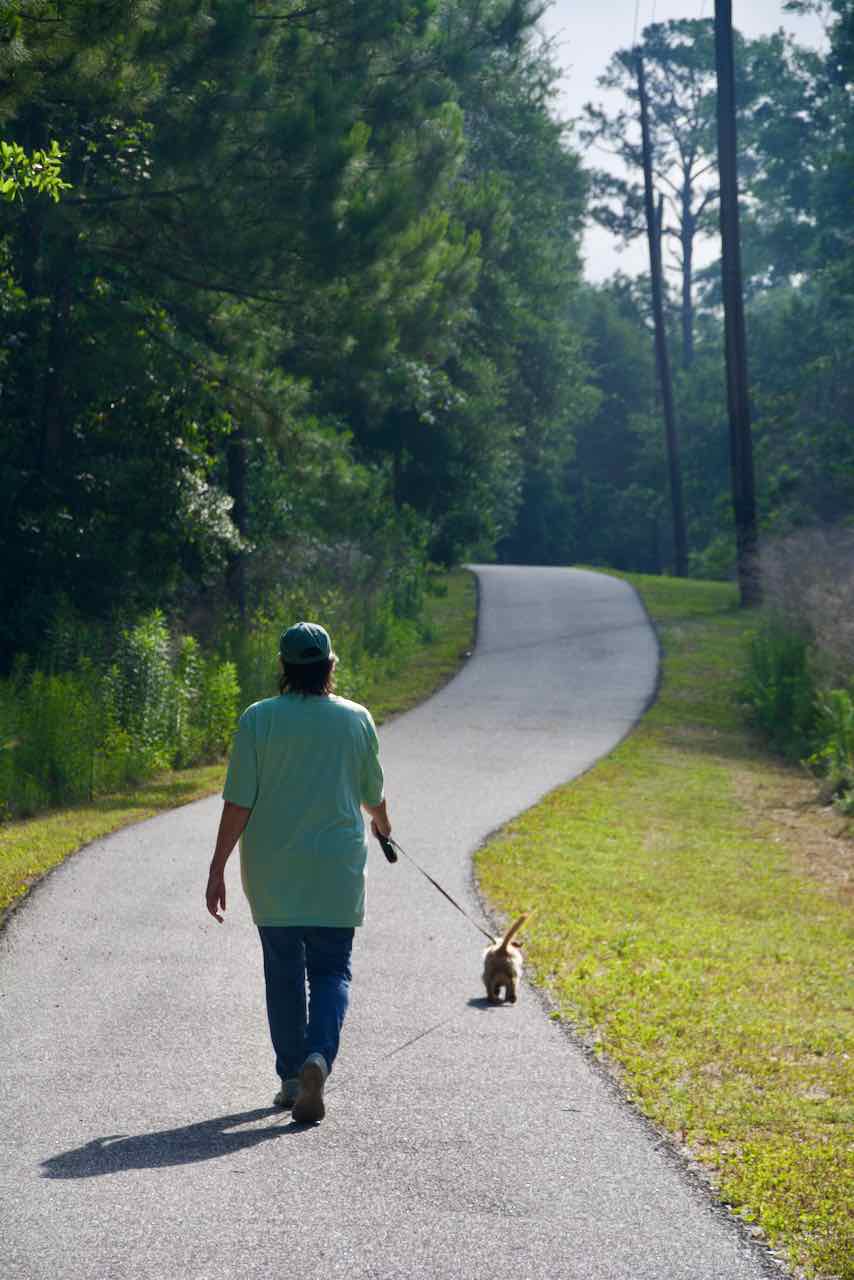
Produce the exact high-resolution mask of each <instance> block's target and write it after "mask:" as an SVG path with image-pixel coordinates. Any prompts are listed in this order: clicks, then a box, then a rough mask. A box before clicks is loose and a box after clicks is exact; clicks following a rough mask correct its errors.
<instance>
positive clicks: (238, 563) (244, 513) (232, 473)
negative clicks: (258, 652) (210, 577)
mask: <svg viewBox="0 0 854 1280" xmlns="http://www.w3.org/2000/svg"><path fill="white" fill-rule="evenodd" d="M247 453H248V441H247V439H246V436H245V434H244V431H243V427H242V425H241V423H240V421H239V420H237V419H236V420H235V422H234V426H233V428H232V431H231V435H230V436H229V437H228V444H227V445H226V451H225V456H226V465H227V468H228V492H229V493H230V494H231V497H232V498H233V499H234V506H233V507H232V509H231V518H232V520H233V522H234V525H235V527H236V528H237V530H238V532H239V533H240V536H241V537H242V538H245V537H246V532H247V524H248V514H249V503H248V496H249V495H248V485H247V480H248V457H247ZM226 585H227V587H228V594H229V596H230V598H231V601H232V603H233V604H234V605H236V607H237V612H238V614H239V616H240V618H241V620H242V619H243V618H245V617H246V555H245V552H243V551H235V552H234V553H233V555H232V556H231V557H230V559H229V565H228V571H227V573H226Z"/></svg>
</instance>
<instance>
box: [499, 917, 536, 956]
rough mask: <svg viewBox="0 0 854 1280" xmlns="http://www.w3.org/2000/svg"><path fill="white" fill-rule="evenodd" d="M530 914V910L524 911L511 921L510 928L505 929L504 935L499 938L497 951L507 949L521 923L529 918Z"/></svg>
mask: <svg viewBox="0 0 854 1280" xmlns="http://www.w3.org/2000/svg"><path fill="white" fill-rule="evenodd" d="M530 916H531V912H530V911H526V912H525V914H524V915H521V916H519V917H518V919H516V920H514V921H513V923H512V924H511V926H510V928H509V929H508V930H507V932H506V933H505V935H504V937H503V938H502V939H501V943H500V945H499V947H498V950H499V951H507V950H508V948H509V946H510V943H511V942H512V941H513V939H514V937H515V936H516V934H517V933H518V932H519V930H520V929H521V928H522V925H523V924H524V923H525V921H526V920H528V919H529V918H530Z"/></svg>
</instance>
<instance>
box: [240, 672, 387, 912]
mask: <svg viewBox="0 0 854 1280" xmlns="http://www.w3.org/2000/svg"><path fill="white" fill-rule="evenodd" d="M222 794H223V799H224V800H230V801H231V802H232V804H239V805H242V806H243V807H244V808H246V809H251V810H252V813H251V814H250V816H249V821H248V822H247V824H246V827H245V829H244V832H243V836H242V837H241V841H240V874H241V878H242V880H243V888H244V890H245V893H246V897H247V898H248V899H249V905H250V907H251V908H252V918H253V920H254V921H255V923H256V924H258V925H325V926H327V927H338V928H351V927H352V926H354V925H359V924H361V923H362V921H363V920H364V917H365V863H366V860H367V852H368V845H367V837H366V834H365V823H364V819H363V817H362V811H361V808H360V806H361V805H362V804H369V805H376V804H379V803H380V801H381V800H382V798H383V774H382V769H381V768H380V762H379V743H378V742H377V731H376V729H375V727H374V722H373V720H372V718H371V713H370V712H369V711H368V710H367V709H366V708H365V707H360V706H359V704H358V703H356V702H348V701H347V699H346V698H338V697H336V696H335V695H334V694H333V695H330V696H329V697H315V696H313V695H309V696H308V697H302V696H301V695H300V694H295V693H286V694H284V695H282V696H280V697H278V698H265V699H264V701H263V702H255V703H253V705H252V706H251V707H247V709H246V710H245V711H244V713H243V715H242V716H241V717H240V722H239V724H238V726H237V734H236V735H235V739H234V745H233V746H232V750H231V757H230V759H229V763H228V776H227V777H226V780H225V787H224V789H223V793H222Z"/></svg>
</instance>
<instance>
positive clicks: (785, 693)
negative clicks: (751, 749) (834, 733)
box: [741, 615, 817, 760]
mask: <svg viewBox="0 0 854 1280" xmlns="http://www.w3.org/2000/svg"><path fill="white" fill-rule="evenodd" d="M741 697H742V701H743V703H744V704H745V706H746V708H747V709H748V712H749V715H750V717H751V719H752V720H753V721H754V723H755V724H756V725H757V726H758V727H759V728H760V729H761V730H762V732H763V733H764V734H765V736H766V738H767V739H768V743H769V745H770V746H771V747H772V749H773V750H775V751H779V752H780V754H781V755H783V756H785V757H786V759H788V760H800V759H802V758H803V757H804V756H805V755H807V754H809V752H810V751H811V749H812V747H813V739H814V734H815V727H816V719H817V706H816V697H817V690H816V683H815V676H814V673H813V667H812V663H811V660H810V645H809V641H808V639H807V637H806V636H805V635H803V634H802V633H801V632H798V631H794V630H791V629H790V627H789V626H788V625H787V623H786V622H785V621H784V620H783V619H781V618H779V617H776V616H774V615H771V616H769V617H768V618H766V620H765V621H764V623H763V625H762V627H761V628H760V630H759V631H757V632H756V634H755V635H754V636H753V639H752V640H751V643H750V649H749V654H748V664H747V673H746V676H745V679H744V683H743V685H742V689H741Z"/></svg>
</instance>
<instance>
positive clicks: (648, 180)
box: [637, 52, 688, 578]
mask: <svg viewBox="0 0 854 1280" xmlns="http://www.w3.org/2000/svg"><path fill="white" fill-rule="evenodd" d="M637 76H638V97H639V99H640V113H641V139H642V145H643V186H644V209H645V212H646V234H647V241H648V243H649V274H650V281H651V287H652V315H653V320H654V322H655V357H656V362H657V365H658V381H659V386H660V389H661V405H662V409H663V411H664V433H665V439H666V442H667V464H668V470H669V473H670V507H671V511H672V513H673V558H674V572H675V574H676V577H677V578H684V577H685V576H686V574H687V572H688V539H687V535H686V532H685V507H684V502H683V499H682V466H681V463H680V460H679V441H678V438H677V435H676V417H675V413H674V410H673V383H672V380H671V376H670V357H669V355H668V351H667V332H666V330H665V327H664V300H663V293H664V290H663V285H662V270H661V235H660V232H659V226H658V218H657V217H656V212H655V200H654V193H653V188H652V147H651V145H650V139H649V116H648V112H647V98H646V81H645V80H644V73H643V58H642V57H641V55H640V52H638V53H637Z"/></svg>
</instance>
